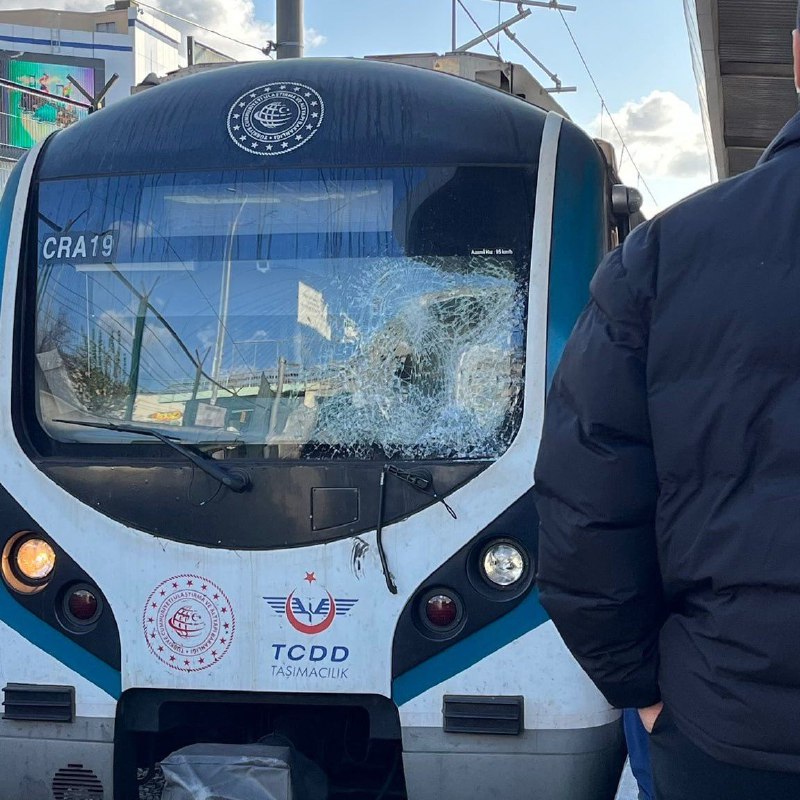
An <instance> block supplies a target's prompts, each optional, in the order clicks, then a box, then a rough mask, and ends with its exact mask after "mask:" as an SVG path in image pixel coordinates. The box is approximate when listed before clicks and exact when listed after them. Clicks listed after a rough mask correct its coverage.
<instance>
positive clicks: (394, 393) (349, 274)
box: [31, 166, 535, 459]
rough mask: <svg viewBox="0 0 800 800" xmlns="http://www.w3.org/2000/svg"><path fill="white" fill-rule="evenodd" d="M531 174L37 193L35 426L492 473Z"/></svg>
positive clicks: (511, 430) (452, 171) (128, 180)
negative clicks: (449, 462)
mask: <svg viewBox="0 0 800 800" xmlns="http://www.w3.org/2000/svg"><path fill="white" fill-rule="evenodd" d="M534 193H535V171H534V170H533V169H528V168H520V167H500V166H498V167H491V166H486V167H472V166H470V167H459V166H452V167H440V166H437V167H424V168H423V167H415V168H375V169H304V170H300V169H295V170H291V169H286V170H280V169H276V170H268V171H267V170H265V171H261V170H259V171H231V172H214V173H207V172H204V173H180V174H158V175H126V176H113V177H92V178H80V179H70V180H58V181H47V182H42V183H41V184H40V186H39V188H38V209H37V211H38V237H37V242H36V263H35V272H36V291H35V293H34V294H35V304H36V308H35V336H34V337H33V339H34V341H33V347H32V348H31V349H32V350H33V352H32V354H31V357H32V358H33V359H34V364H33V368H34V373H35V376H36V380H35V406H36V411H37V417H38V423H39V425H40V426H41V428H42V429H43V430H44V432H45V433H46V434H47V435H48V436H49V437H50V438H51V439H52V440H54V441H55V442H60V443H66V444H69V445H70V446H75V447H78V446H79V445H81V444H95V445H97V444H108V445H109V446H111V445H114V444H117V445H119V444H125V443H127V442H131V441H136V442H137V443H138V442H141V441H145V440H144V439H143V438H142V437H140V436H138V435H137V434H136V433H131V432H117V431H111V430H107V429H102V428H95V427H90V426H85V425H76V424H74V423H80V422H83V423H87V422H88V423H107V422H112V423H113V422H116V423H119V424H122V423H123V422H124V423H125V425H126V426H127V427H136V426H139V427H147V428H150V429H151V430H152V429H154V428H155V429H157V430H158V431H160V432H162V433H166V434H168V435H172V436H175V437H176V439H178V440H180V441H183V442H188V443H192V444H196V445H198V446H201V447H205V446H208V447H220V446H221V445H226V444H227V445H230V446H231V449H233V445H239V447H238V448H237V452H244V453H247V454H248V455H249V456H252V455H254V454H259V455H263V456H266V457H279V458H386V457H400V458H424V459H454V458H455V459H460V458H463V459H472V458H479V459H491V458H496V457H498V456H499V455H501V454H502V452H503V451H504V450H505V449H506V448H507V446H508V444H509V443H510V441H511V440H512V439H513V436H514V434H515V433H516V429H517V427H518V425H519V421H520V417H521V408H522V401H523V397H522V385H523V383H522V381H523V374H522V373H523V364H524V342H525V335H524V325H525V316H526V307H527V284H528V271H529V265H530V244H531V235H532V226H533V198H534Z"/></svg>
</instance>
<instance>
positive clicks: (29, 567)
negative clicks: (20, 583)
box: [14, 537, 56, 583]
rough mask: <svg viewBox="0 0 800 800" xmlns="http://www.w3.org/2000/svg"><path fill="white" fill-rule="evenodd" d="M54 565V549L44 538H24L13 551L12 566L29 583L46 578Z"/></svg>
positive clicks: (38, 581) (39, 581)
mask: <svg viewBox="0 0 800 800" xmlns="http://www.w3.org/2000/svg"><path fill="white" fill-rule="evenodd" d="M55 565H56V554H55V551H54V550H53V548H52V547H51V546H50V545H49V544H48V543H47V542H46V541H45V540H44V539H38V538H36V537H32V538H30V539H24V540H23V541H22V542H21V543H20V544H19V545H18V546H17V548H16V549H15V551H14V566H15V567H16V569H17V571H18V572H19V574H20V576H21V577H22V578H23V579H25V580H28V581H30V582H31V583H41V582H42V581H45V580H47V579H48V578H49V577H50V573H52V571H53V568H54V567H55Z"/></svg>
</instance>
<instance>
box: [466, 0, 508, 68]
mask: <svg viewBox="0 0 800 800" xmlns="http://www.w3.org/2000/svg"><path fill="white" fill-rule="evenodd" d="M458 4H459V5H460V6H461V8H463V9H464V13H465V14H466V15H467V16H468V17H469V18H470V19H471V20H472V24H473V25H474V26H475V27H476V28H477V29H478V30H479V31H480V33H481V36H483V37H484V40H485V41H486V44H488V45H489V47H491V48H492V50H494V52H495V53H497V57H498V58H501V56H500V51H499V50H498V49H497V48H496V47H495V46H494V44H492V42H491V40H490V39H487V38H486V31H484V29H483V28H481V26H480V25H478V22H477V20H476V19H475V17H473V16H472V14H470V13H469V9H468V8H467V7H466V6H465V5H464V3H463V0H458Z"/></svg>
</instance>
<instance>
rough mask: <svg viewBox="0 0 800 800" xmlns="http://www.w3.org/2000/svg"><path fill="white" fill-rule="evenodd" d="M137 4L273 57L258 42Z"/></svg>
mask: <svg viewBox="0 0 800 800" xmlns="http://www.w3.org/2000/svg"><path fill="white" fill-rule="evenodd" d="M136 5H138V6H142V8H149V9H150V10H151V11H155V12H156V13H158V14H163V15H164V16H166V17H172V19H177V20H178V21H180V22H183V23H185V24H186V25H192V26H193V27H195V28H199V29H200V30H201V31H206V32H207V33H213V34H214V35H215V36H221V37H222V38H223V39H227V40H228V41H231V42H236V44H240V45H242V46H243V47H251V48H252V49H253V50H258V52H259V53H261V54H262V55H266V56H267V58H272V56H271V55H267V54H266V53H264V48H263V47H259V46H258V45H257V44H251V43H250V42H243V41H242V40H241V39H234V38H233V36H228V35H227V34H225V33H220V32H219V31H215V30H214V29H213V28H207V27H206V26H205V25H201V24H200V23H199V22H194V21H193V20H191V19H186V18H185V17H179V16H178V15H177V14H173V13H172V12H171V11H165V10H164V9H163V8H158V6H151V5H148V4H147V3H142V2H140V0H137V2H136Z"/></svg>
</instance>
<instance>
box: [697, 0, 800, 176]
mask: <svg viewBox="0 0 800 800" xmlns="http://www.w3.org/2000/svg"><path fill="white" fill-rule="evenodd" d="M684 9H685V12H686V22H687V26H688V29H689V43H690V46H691V50H692V60H693V62H694V69H695V75H696V77H697V85H698V92H699V96H700V109H701V112H702V114H703V124H704V126H705V130H706V138H707V140H708V143H709V146H710V148H711V149H712V150H713V153H714V164H715V166H716V171H717V174H718V176H719V177H720V178H727V177H730V176H732V175H738V174H739V173H741V172H744V171H745V170H748V169H750V168H751V167H753V166H754V165H755V163H756V161H758V158H759V156H760V155H761V153H762V152H763V151H764V148H765V147H766V146H767V145H768V144H769V143H770V141H772V139H773V138H774V137H775V135H776V134H777V133H778V131H779V130H780V129H781V127H782V126H783V125H784V124H785V123H786V122H787V120H788V119H789V118H790V117H791V116H792V115H793V114H794V113H796V111H797V94H796V91H795V86H794V75H793V69H792V40H791V37H790V35H789V33H790V31H791V30H792V28H794V27H795V24H796V23H795V12H796V11H797V2H796V0H758V2H752V0H684Z"/></svg>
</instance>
